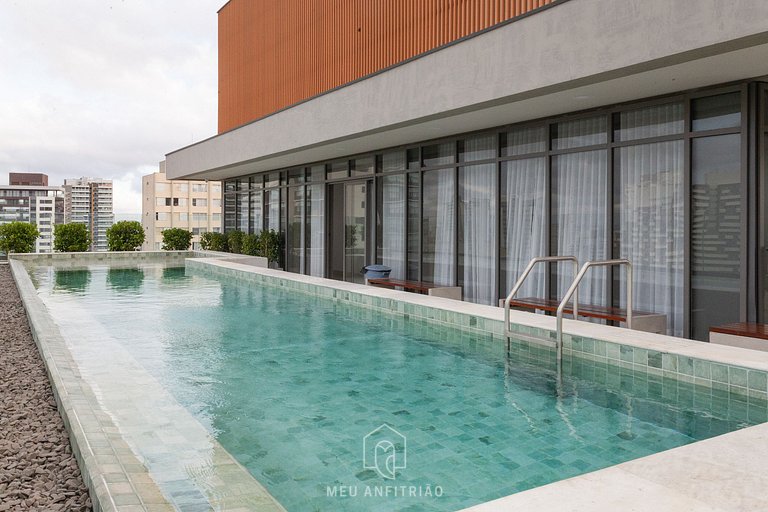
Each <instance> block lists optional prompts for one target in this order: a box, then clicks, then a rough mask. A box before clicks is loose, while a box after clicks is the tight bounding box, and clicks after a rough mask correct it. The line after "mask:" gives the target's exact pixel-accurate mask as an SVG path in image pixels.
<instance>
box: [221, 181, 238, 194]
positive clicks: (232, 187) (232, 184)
mask: <svg viewBox="0 0 768 512" xmlns="http://www.w3.org/2000/svg"><path fill="white" fill-rule="evenodd" d="M236 190H237V180H227V181H225V182H224V192H235V191H236Z"/></svg>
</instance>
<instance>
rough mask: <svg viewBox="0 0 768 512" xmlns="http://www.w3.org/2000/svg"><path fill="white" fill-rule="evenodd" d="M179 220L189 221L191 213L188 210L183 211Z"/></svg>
mask: <svg viewBox="0 0 768 512" xmlns="http://www.w3.org/2000/svg"><path fill="white" fill-rule="evenodd" d="M179 221H181V222H189V214H188V213H186V212H182V213H180V214H179Z"/></svg>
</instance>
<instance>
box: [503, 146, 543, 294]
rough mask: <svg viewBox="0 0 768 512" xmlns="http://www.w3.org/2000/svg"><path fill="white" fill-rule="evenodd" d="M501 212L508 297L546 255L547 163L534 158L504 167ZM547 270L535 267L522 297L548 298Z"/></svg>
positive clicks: (522, 292)
mask: <svg viewBox="0 0 768 512" xmlns="http://www.w3.org/2000/svg"><path fill="white" fill-rule="evenodd" d="M502 185H503V188H502V192H503V194H504V196H503V197H502V204H503V205H504V207H502V212H505V214H506V229H505V233H502V235H503V236H504V237H505V240H504V249H505V254H506V266H505V270H506V276H507V279H506V283H505V291H504V295H506V294H508V293H509V292H510V291H511V290H512V287H513V286H514V285H515V282H516V281H517V279H518V278H519V277H520V275H521V274H522V273H523V271H524V270H525V267H526V266H527V265H528V263H529V262H530V261H531V259H533V258H535V257H537V256H546V255H547V239H546V234H547V216H546V204H545V199H546V160H545V159H544V158H531V159H525V160H513V161H510V162H504V163H503V164H502ZM546 269H547V268H546V266H545V265H544V264H539V265H538V266H536V267H535V268H534V270H533V272H531V274H530V275H529V276H528V279H527V280H526V281H525V284H524V285H523V288H522V289H520V291H519V292H518V296H519V297H542V298H543V297H546V289H545V284H546V280H545V272H546Z"/></svg>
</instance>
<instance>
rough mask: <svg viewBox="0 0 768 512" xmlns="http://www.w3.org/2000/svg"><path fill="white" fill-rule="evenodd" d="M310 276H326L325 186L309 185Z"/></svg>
mask: <svg viewBox="0 0 768 512" xmlns="http://www.w3.org/2000/svg"><path fill="white" fill-rule="evenodd" d="M307 208H308V211H307V224H308V226H307V229H308V230H309V247H308V258H309V274H310V275H312V276H315V277H323V276H324V275H325V185H307Z"/></svg>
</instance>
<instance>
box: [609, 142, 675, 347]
mask: <svg viewBox="0 0 768 512" xmlns="http://www.w3.org/2000/svg"><path fill="white" fill-rule="evenodd" d="M683 148H684V146H683V141H681V140H677V141H671V142H660V143H657V144H643V145H638V146H629V147H624V148H620V149H618V150H617V161H618V162H617V171H618V172H617V175H616V179H617V180H618V182H617V194H618V195H617V197H616V201H617V202H618V204H617V209H616V213H617V215H618V219H617V220H616V222H617V223H618V228H619V233H618V237H619V240H618V242H619V254H620V257H622V258H627V259H629V260H630V261H631V262H632V264H633V270H634V274H635V275H634V290H633V299H634V308H636V309H638V310H642V311H651V312H658V313H666V314H667V326H668V331H669V334H673V335H676V336H681V335H682V334H683V247H684V236H683V234H684V229H685V224H684V219H685V217H684V215H683V208H682V205H683V202H684V191H683V158H684V157H683ZM620 276H621V277H620V291H621V293H620V299H619V300H620V301H621V304H622V306H624V305H625V302H626V301H625V293H626V277H625V274H624V273H623V272H621V273H620Z"/></svg>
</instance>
